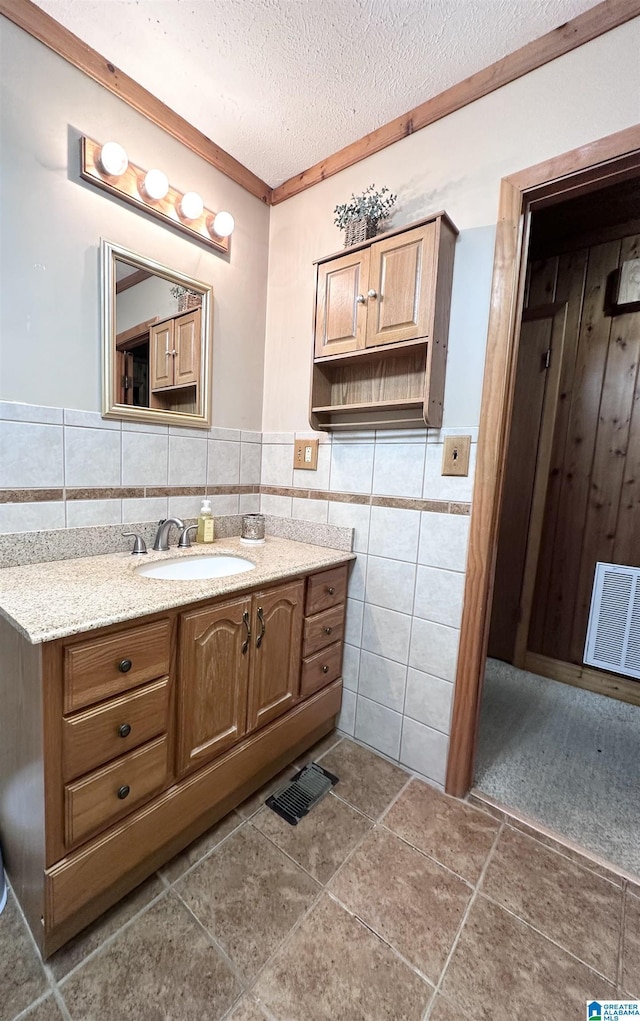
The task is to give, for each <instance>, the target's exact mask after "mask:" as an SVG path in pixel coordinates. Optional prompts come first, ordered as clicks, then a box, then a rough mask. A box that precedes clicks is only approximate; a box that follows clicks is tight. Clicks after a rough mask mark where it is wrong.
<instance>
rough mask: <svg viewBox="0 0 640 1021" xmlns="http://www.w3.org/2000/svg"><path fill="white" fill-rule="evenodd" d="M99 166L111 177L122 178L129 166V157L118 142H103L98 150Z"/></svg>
mask: <svg viewBox="0 0 640 1021" xmlns="http://www.w3.org/2000/svg"><path fill="white" fill-rule="evenodd" d="M100 166H101V167H102V169H103V170H104V172H105V174H109V175H110V176H111V177H122V175H123V174H124V172H125V170H126V169H127V167H128V166H129V157H128V156H127V154H126V152H125V151H124V149H123V148H122V146H121V145H120V144H119V143H118V142H105V143H104V145H103V146H102V148H101V150H100Z"/></svg>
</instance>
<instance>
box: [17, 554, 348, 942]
mask: <svg viewBox="0 0 640 1021" xmlns="http://www.w3.org/2000/svg"><path fill="white" fill-rule="evenodd" d="M347 557H349V558H350V555H349V554H347ZM346 584H347V563H345V562H343V563H340V564H339V566H337V567H332V568H331V569H329V570H322V571H319V572H316V573H314V574H311V575H308V576H302V577H301V576H300V575H298V576H296V575H295V574H294V575H293V576H292V577H291V578H289V579H287V580H285V581H282V582H279V583H277V584H273V585H270V586H268V587H267V586H265V587H264V588H263V589H260V590H259V591H254V592H252V591H248V592H246V593H243V594H241V595H239V596H237V597H235V598H228V597H227V598H222V597H221V598H218V599H215V600H211V601H208V602H206V603H204V604H203V603H199V604H197V605H191V606H186V607H185V608H184V609H180V610H177V609H174V610H168V611H167V612H165V613H160V614H156V615H154V616H152V617H147V618H143V619H138V620H136V621H128V622H124V623H121V624H114V625H111V626H110V627H108V628H103V629H100V630H99V631H95V632H92V633H90V634H87V633H85V634H79V635H72V636H69V637H67V638H60V639H56V640H53V641H50V642H46V643H45V644H44V645H41V646H34V645H30V644H29V642H28V641H27V639H26V638H24V637H23V636H22V635H21V634H20V633H19V632H18V631H17V630H16V629H14V628H13V627H12V626H11V625H10V624H9V623H8V622H7V621H6V620H4V619H3V618H2V617H0V653H1V654H2V659H3V662H5V663H6V664H7V670H6V671H5V674H4V676H6V678H7V680H8V683H9V685H10V689H9V688H8V687H7V685H5V686H4V687H3V688H2V692H1V694H2V701H3V713H4V714H5V718H6V720H7V722H8V724H9V726H8V728H7V734H8V735H10V740H9V741H7V742H6V747H4V748H3V749H2V754H1V755H0V791H2V793H3V797H2V798H1V799H0V825H1V828H2V837H3V853H4V854H5V861H6V866H7V872H8V874H9V876H10V878H11V881H12V884H13V888H14V891H15V893H16V896H17V897H18V900H19V901H20V903H21V905H22V907H23V909H24V912H25V916H26V917H27V920H28V922H29V925H30V926H31V929H32V931H33V933H34V937H35V939H36V941H37V942H38V944H39V946H40V947H41V949H42V951H43V953H44V955H45V956H48V955H49V954H51V953H53V952H54V951H55V950H56V949H57V948H58V947H59V946H61V945H62V944H63V943H65V942H66V941H67V940H68V939H70V938H71V936H73V935H74V934H75V933H77V932H78V931H79V930H80V929H82V928H84V926H86V925H88V924H89V923H90V922H91V921H93V920H94V919H95V918H96V917H97V916H98V915H99V914H100V913H101V912H103V911H105V910H106V909H107V908H108V907H110V906H111V905H112V904H114V903H115V902H116V901H117V900H119V899H120V898H121V897H122V896H123V895H124V894H125V893H127V892H128V891H129V890H130V889H132V888H133V887H134V886H136V885H137V884H138V883H140V882H141V881H142V880H143V879H144V878H146V876H148V875H150V874H151V873H152V872H154V871H155V870H156V869H157V868H159V867H160V866H161V865H162V864H164V863H165V862H167V861H169V860H170V859H171V858H172V857H173V856H174V855H175V854H176V853H177V852H178V851H180V850H181V849H182V848H184V847H185V846H187V845H188V844H189V843H191V841H193V840H194V839H195V838H196V837H197V836H199V835H200V834H201V833H203V832H204V831H205V830H206V829H208V828H209V827H210V826H211V825H213V823H215V822H216V821H217V820H218V819H219V818H221V817H222V816H223V815H226V814H227V813H228V812H230V811H231V809H232V808H234V807H235V806H236V805H238V804H240V803H241V802H242V801H244V800H245V799H246V798H247V797H249V796H250V795H251V794H252V793H253V792H254V791H255V790H256V789H258V788H259V787H260V786H262V785H263V784H264V783H265V782H266V781H267V780H268V779H270V777H271V776H273V775H275V774H276V773H277V772H279V771H280V770H281V769H283V768H284V767H285V766H286V765H288V764H289V763H290V762H292V761H293V760H294V759H295V758H296V756H298V755H301V754H302V753H303V752H304V751H306V749H307V748H309V747H311V745H313V744H314V743H315V742H316V741H317V740H319V739H320V738H321V737H322V736H324V735H325V734H326V733H328V732H329V731H330V730H331V729H332V727H333V726H334V725H335V719H336V716H337V714H338V712H339V710H340V702H341V693H342V680H341V677H340V673H341V669H342V636H343V632H344V614H345V601H346ZM305 613H306V615H307V617H306V621H305ZM303 637H304V642H305V648H304V657H305V658H304V659H303V647H302V646H303ZM327 643H329V644H327ZM318 656H320V657H321V661H320V660H318V663H315V661H314V657H315V659H317V658H318ZM301 674H302V677H303V684H302V688H301V684H300V680H301Z"/></svg>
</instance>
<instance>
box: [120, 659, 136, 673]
mask: <svg viewBox="0 0 640 1021" xmlns="http://www.w3.org/2000/svg"><path fill="white" fill-rule="evenodd" d="M132 666H133V664H132V662H131V660H130V659H121V660H120V662H119V663H118V670H119V671H120V673H121V674H128V673H129V671H130V670H131V667H132Z"/></svg>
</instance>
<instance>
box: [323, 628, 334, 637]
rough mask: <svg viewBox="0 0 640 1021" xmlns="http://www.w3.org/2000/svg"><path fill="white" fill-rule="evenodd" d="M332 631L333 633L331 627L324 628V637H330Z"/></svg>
mask: <svg viewBox="0 0 640 1021" xmlns="http://www.w3.org/2000/svg"><path fill="white" fill-rule="evenodd" d="M332 631H333V628H332V627H326V628H325V629H324V633H325V635H330V634H331V632H332Z"/></svg>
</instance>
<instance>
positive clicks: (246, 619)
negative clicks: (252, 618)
mask: <svg viewBox="0 0 640 1021" xmlns="http://www.w3.org/2000/svg"><path fill="white" fill-rule="evenodd" d="M242 623H243V624H244V626H245V627H246V629H247V637H246V638H245V640H244V642H243V643H242V655H243V656H245V655H246V653H247V650H248V648H249V642H250V641H251V625H250V624H249V611H248V610H245V611H244V613H243V614H242Z"/></svg>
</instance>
